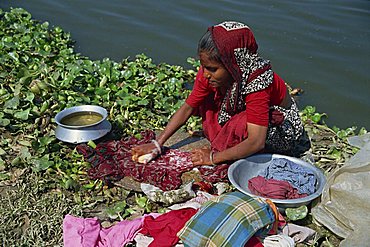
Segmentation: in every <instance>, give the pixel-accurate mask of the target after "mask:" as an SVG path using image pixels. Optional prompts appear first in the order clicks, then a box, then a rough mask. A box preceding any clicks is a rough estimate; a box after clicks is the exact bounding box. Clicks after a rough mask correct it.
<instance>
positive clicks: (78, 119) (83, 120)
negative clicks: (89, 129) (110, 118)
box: [60, 111, 103, 126]
mask: <svg viewBox="0 0 370 247" xmlns="http://www.w3.org/2000/svg"><path fill="white" fill-rule="evenodd" d="M102 119H103V116H102V115H100V114H99V113H97V112H91V111H83V112H75V113H72V114H69V115H68V116H65V117H64V118H62V120H61V121H60V122H61V124H64V125H68V126H85V125H91V124H95V123H97V122H99V121H100V120H102Z"/></svg>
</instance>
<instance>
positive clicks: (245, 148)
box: [192, 123, 267, 165]
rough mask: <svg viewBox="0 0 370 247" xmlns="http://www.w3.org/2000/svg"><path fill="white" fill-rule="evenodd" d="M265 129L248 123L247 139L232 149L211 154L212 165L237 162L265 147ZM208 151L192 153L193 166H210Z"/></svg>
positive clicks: (197, 150)
mask: <svg viewBox="0 0 370 247" xmlns="http://www.w3.org/2000/svg"><path fill="white" fill-rule="evenodd" d="M266 135H267V127H265V126H260V125H256V124H252V123H248V138H247V139H245V140H244V141H242V142H241V143H239V144H237V145H235V146H234V147H231V148H228V149H226V150H224V151H222V152H217V153H214V154H213V163H214V164H217V163H222V162H224V161H231V160H238V159H241V158H245V157H247V156H250V155H252V154H255V153H257V152H259V151H261V150H262V149H264V147H265V141H266ZM210 152H211V150H209V149H195V150H193V151H192V161H193V163H194V164H195V165H211V164H212V162H211V160H210Z"/></svg>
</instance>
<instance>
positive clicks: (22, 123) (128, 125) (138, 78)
mask: <svg viewBox="0 0 370 247" xmlns="http://www.w3.org/2000/svg"><path fill="white" fill-rule="evenodd" d="M0 17H1V22H0V27H1V29H0V30H4V31H3V32H2V33H0V38H1V42H0V46H1V47H0V48H1V49H0V61H1V62H0V71H1V72H0V80H1V86H0V87H1V88H0V109H1V110H0V131H1V133H2V135H1V139H0V193H1V199H0V215H1V217H0V238H1V241H2V243H3V245H5V246H22V245H24V246H51V245H52V246H61V245H62V227H61V226H62V221H63V216H64V215H66V214H73V215H75V216H81V217H93V216H96V217H101V218H103V219H106V222H110V223H112V222H114V221H118V220H122V219H127V218H133V217H134V216H137V215H140V214H143V213H148V212H160V211H161V210H162V209H163V208H161V207H162V206H161V205H158V204H155V203H152V202H150V201H149V200H148V199H147V198H146V197H145V196H143V195H140V196H138V194H137V192H135V191H130V190H127V189H125V188H124V187H120V186H112V187H108V186H107V185H105V184H103V182H102V181H98V180H96V181H92V180H90V179H89V178H88V176H87V172H86V171H87V169H88V167H89V165H88V164H87V163H86V162H85V161H84V160H83V158H82V156H81V155H80V154H78V153H77V152H76V150H75V145H70V144H66V143H62V142H60V141H58V140H57V139H56V138H55V127H56V124H55V121H54V117H55V115H56V113H58V112H60V111H61V110H63V109H65V108H66V107H71V106H75V105H82V104H95V105H100V106H102V107H104V108H105V109H107V110H108V112H109V116H108V119H109V121H110V122H111V123H112V126H113V129H112V131H111V133H110V135H109V138H111V139H120V138H125V137H128V136H132V135H135V136H138V135H139V133H140V131H142V130H146V129H161V128H163V127H164V125H165V124H166V123H167V121H168V116H171V115H172V113H173V112H174V111H175V110H176V109H177V108H178V107H179V106H180V105H181V104H182V102H183V100H184V98H185V97H186V95H187V94H188V93H189V92H190V91H189V90H188V89H186V88H185V84H186V83H187V82H191V81H192V80H193V78H194V76H195V72H194V70H185V69H184V68H182V67H180V66H174V65H169V64H154V63H153V62H152V60H151V59H150V58H149V57H147V56H145V55H143V54H142V55H138V56H137V57H136V58H135V59H133V60H129V59H125V60H123V61H121V62H115V61H112V60H110V59H108V58H106V59H103V60H102V61H99V60H97V61H92V60H90V59H88V58H86V57H83V56H81V55H80V54H77V53H75V52H74V49H73V41H72V39H71V37H70V35H69V34H68V33H65V32H64V31H63V30H62V29H61V28H58V27H50V26H49V24H48V23H47V22H44V23H39V22H37V21H35V20H33V19H32V16H31V14H30V13H28V12H26V11H24V10H22V9H13V10H11V11H10V12H0ZM189 62H190V63H191V64H192V65H194V66H195V67H196V66H197V65H198V64H197V61H195V60H193V59H189ZM301 114H302V119H303V121H304V123H305V128H306V130H307V132H308V134H309V137H310V139H311V141H312V145H313V147H312V149H311V150H310V152H309V153H308V154H307V157H306V158H307V159H310V160H311V161H313V162H314V163H315V165H316V166H318V167H319V168H321V169H322V170H323V171H325V174H326V175H328V174H330V173H331V172H332V171H333V170H334V169H336V168H337V167H340V166H341V165H343V163H344V161H345V160H346V159H348V158H349V157H351V156H352V155H353V154H354V153H356V151H357V149H356V148H354V147H352V146H350V145H349V144H348V142H347V139H346V138H347V137H348V136H352V135H356V134H362V133H365V132H366V130H365V129H360V130H358V129H356V128H354V127H351V128H348V129H344V130H339V129H330V128H329V127H327V126H326V125H325V124H323V123H322V117H324V114H321V113H317V112H316V111H315V109H314V107H310V106H308V107H305V108H304V109H303V110H302V111H301ZM197 129H199V119H195V118H193V119H192V120H191V121H189V123H188V125H187V126H186V127H185V128H184V129H183V132H184V133H186V132H187V131H196V130H197ZM107 138H108V137H107ZM100 141H102V140H100ZM138 198H143V199H138ZM107 219H109V221H108V220H107ZM311 223H312V220H311V219H309V217H308V219H307V222H306V223H305V224H311ZM319 236H320V237H319V238H318V240H317V241H319V242H318V243H320V244H319V246H329V245H325V243H324V242H325V241H327V242H330V243H335V244H337V243H338V240H337V238H336V237H335V236H334V235H332V234H331V233H330V232H329V231H327V230H325V229H324V228H322V229H321V230H320V235H319Z"/></svg>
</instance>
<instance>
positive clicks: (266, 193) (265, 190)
mask: <svg viewBox="0 0 370 247" xmlns="http://www.w3.org/2000/svg"><path fill="white" fill-rule="evenodd" d="M248 189H249V190H250V191H251V192H252V193H253V194H255V195H258V196H263V197H267V198H272V199H297V198H302V197H306V196H307V194H299V193H298V190H297V189H296V188H294V187H293V186H292V185H291V184H290V183H289V182H287V181H281V180H276V179H266V178H264V177H262V176H256V177H253V178H251V179H249V180H248Z"/></svg>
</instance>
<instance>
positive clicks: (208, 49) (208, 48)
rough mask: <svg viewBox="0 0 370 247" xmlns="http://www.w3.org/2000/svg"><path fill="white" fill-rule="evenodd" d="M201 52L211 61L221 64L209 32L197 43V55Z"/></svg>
mask: <svg viewBox="0 0 370 247" xmlns="http://www.w3.org/2000/svg"><path fill="white" fill-rule="evenodd" d="M202 52H205V53H207V54H208V56H209V58H210V59H211V60H215V61H218V62H221V57H220V54H219V52H218V50H217V47H216V45H215V42H214V41H213V39H212V34H211V32H210V31H209V30H208V31H207V32H206V33H205V34H204V35H203V36H202V38H200V40H199V43H198V55H199V54H200V53H202Z"/></svg>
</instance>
